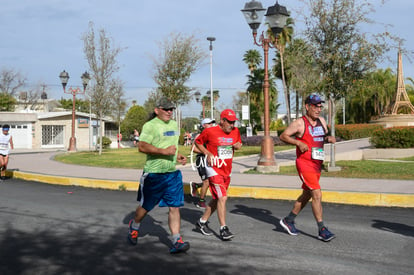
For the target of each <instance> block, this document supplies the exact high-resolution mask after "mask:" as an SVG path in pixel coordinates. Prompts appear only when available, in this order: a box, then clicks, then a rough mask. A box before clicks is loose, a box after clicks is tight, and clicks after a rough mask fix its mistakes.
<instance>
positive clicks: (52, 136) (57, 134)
mask: <svg viewBox="0 0 414 275" xmlns="http://www.w3.org/2000/svg"><path fill="white" fill-rule="evenodd" d="M42 145H63V125H42Z"/></svg>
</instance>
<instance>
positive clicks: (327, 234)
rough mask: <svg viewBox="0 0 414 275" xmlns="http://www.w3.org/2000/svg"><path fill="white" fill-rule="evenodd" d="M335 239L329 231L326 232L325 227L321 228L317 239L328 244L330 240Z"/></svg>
mask: <svg viewBox="0 0 414 275" xmlns="http://www.w3.org/2000/svg"><path fill="white" fill-rule="evenodd" d="M334 238H335V234H333V233H332V232H331V231H329V230H328V228H326V227H325V226H324V227H322V229H321V230H319V236H318V239H319V240H322V241H324V242H329V241H330V240H332V239H334Z"/></svg>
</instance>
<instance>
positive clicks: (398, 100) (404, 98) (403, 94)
mask: <svg viewBox="0 0 414 275" xmlns="http://www.w3.org/2000/svg"><path fill="white" fill-rule="evenodd" d="M401 107H408V109H410V110H411V114H414V106H413V104H411V101H410V98H409V97H408V94H407V91H406V90H405V84H404V75H403V69H402V55H401V49H399V50H398V74H397V95H396V97H395V103H394V106H393V107H392V111H391V115H396V114H398V110H399V109H400V108H401ZM406 109H407V108H405V110H406Z"/></svg>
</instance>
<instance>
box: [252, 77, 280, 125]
mask: <svg viewBox="0 0 414 275" xmlns="http://www.w3.org/2000/svg"><path fill="white" fill-rule="evenodd" d="M272 75H273V74H269V113H270V120H271V119H272V117H274V115H275V113H276V110H277V108H278V107H279V104H277V89H276V85H275V80H274V77H272ZM263 82H264V69H256V70H254V71H253V74H252V75H249V76H248V81H247V85H248V87H247V91H248V92H249V94H250V106H252V107H253V108H251V109H250V117H251V121H252V124H253V127H254V128H259V129H263V128H264V127H263V125H264V93H263Z"/></svg>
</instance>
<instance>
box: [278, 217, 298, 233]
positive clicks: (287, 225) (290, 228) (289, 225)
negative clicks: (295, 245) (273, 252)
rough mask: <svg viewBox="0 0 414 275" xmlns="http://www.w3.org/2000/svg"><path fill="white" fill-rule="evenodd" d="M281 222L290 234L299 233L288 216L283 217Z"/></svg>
mask: <svg viewBox="0 0 414 275" xmlns="http://www.w3.org/2000/svg"><path fill="white" fill-rule="evenodd" d="M279 223H280V225H281V226H282V227H283V228H284V229H285V230H286V231H287V233H289V235H292V236H296V235H298V234H299V231H298V230H297V229H296V227H295V223H294V222H287V221H286V218H283V219H281V220H280V222H279Z"/></svg>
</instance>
